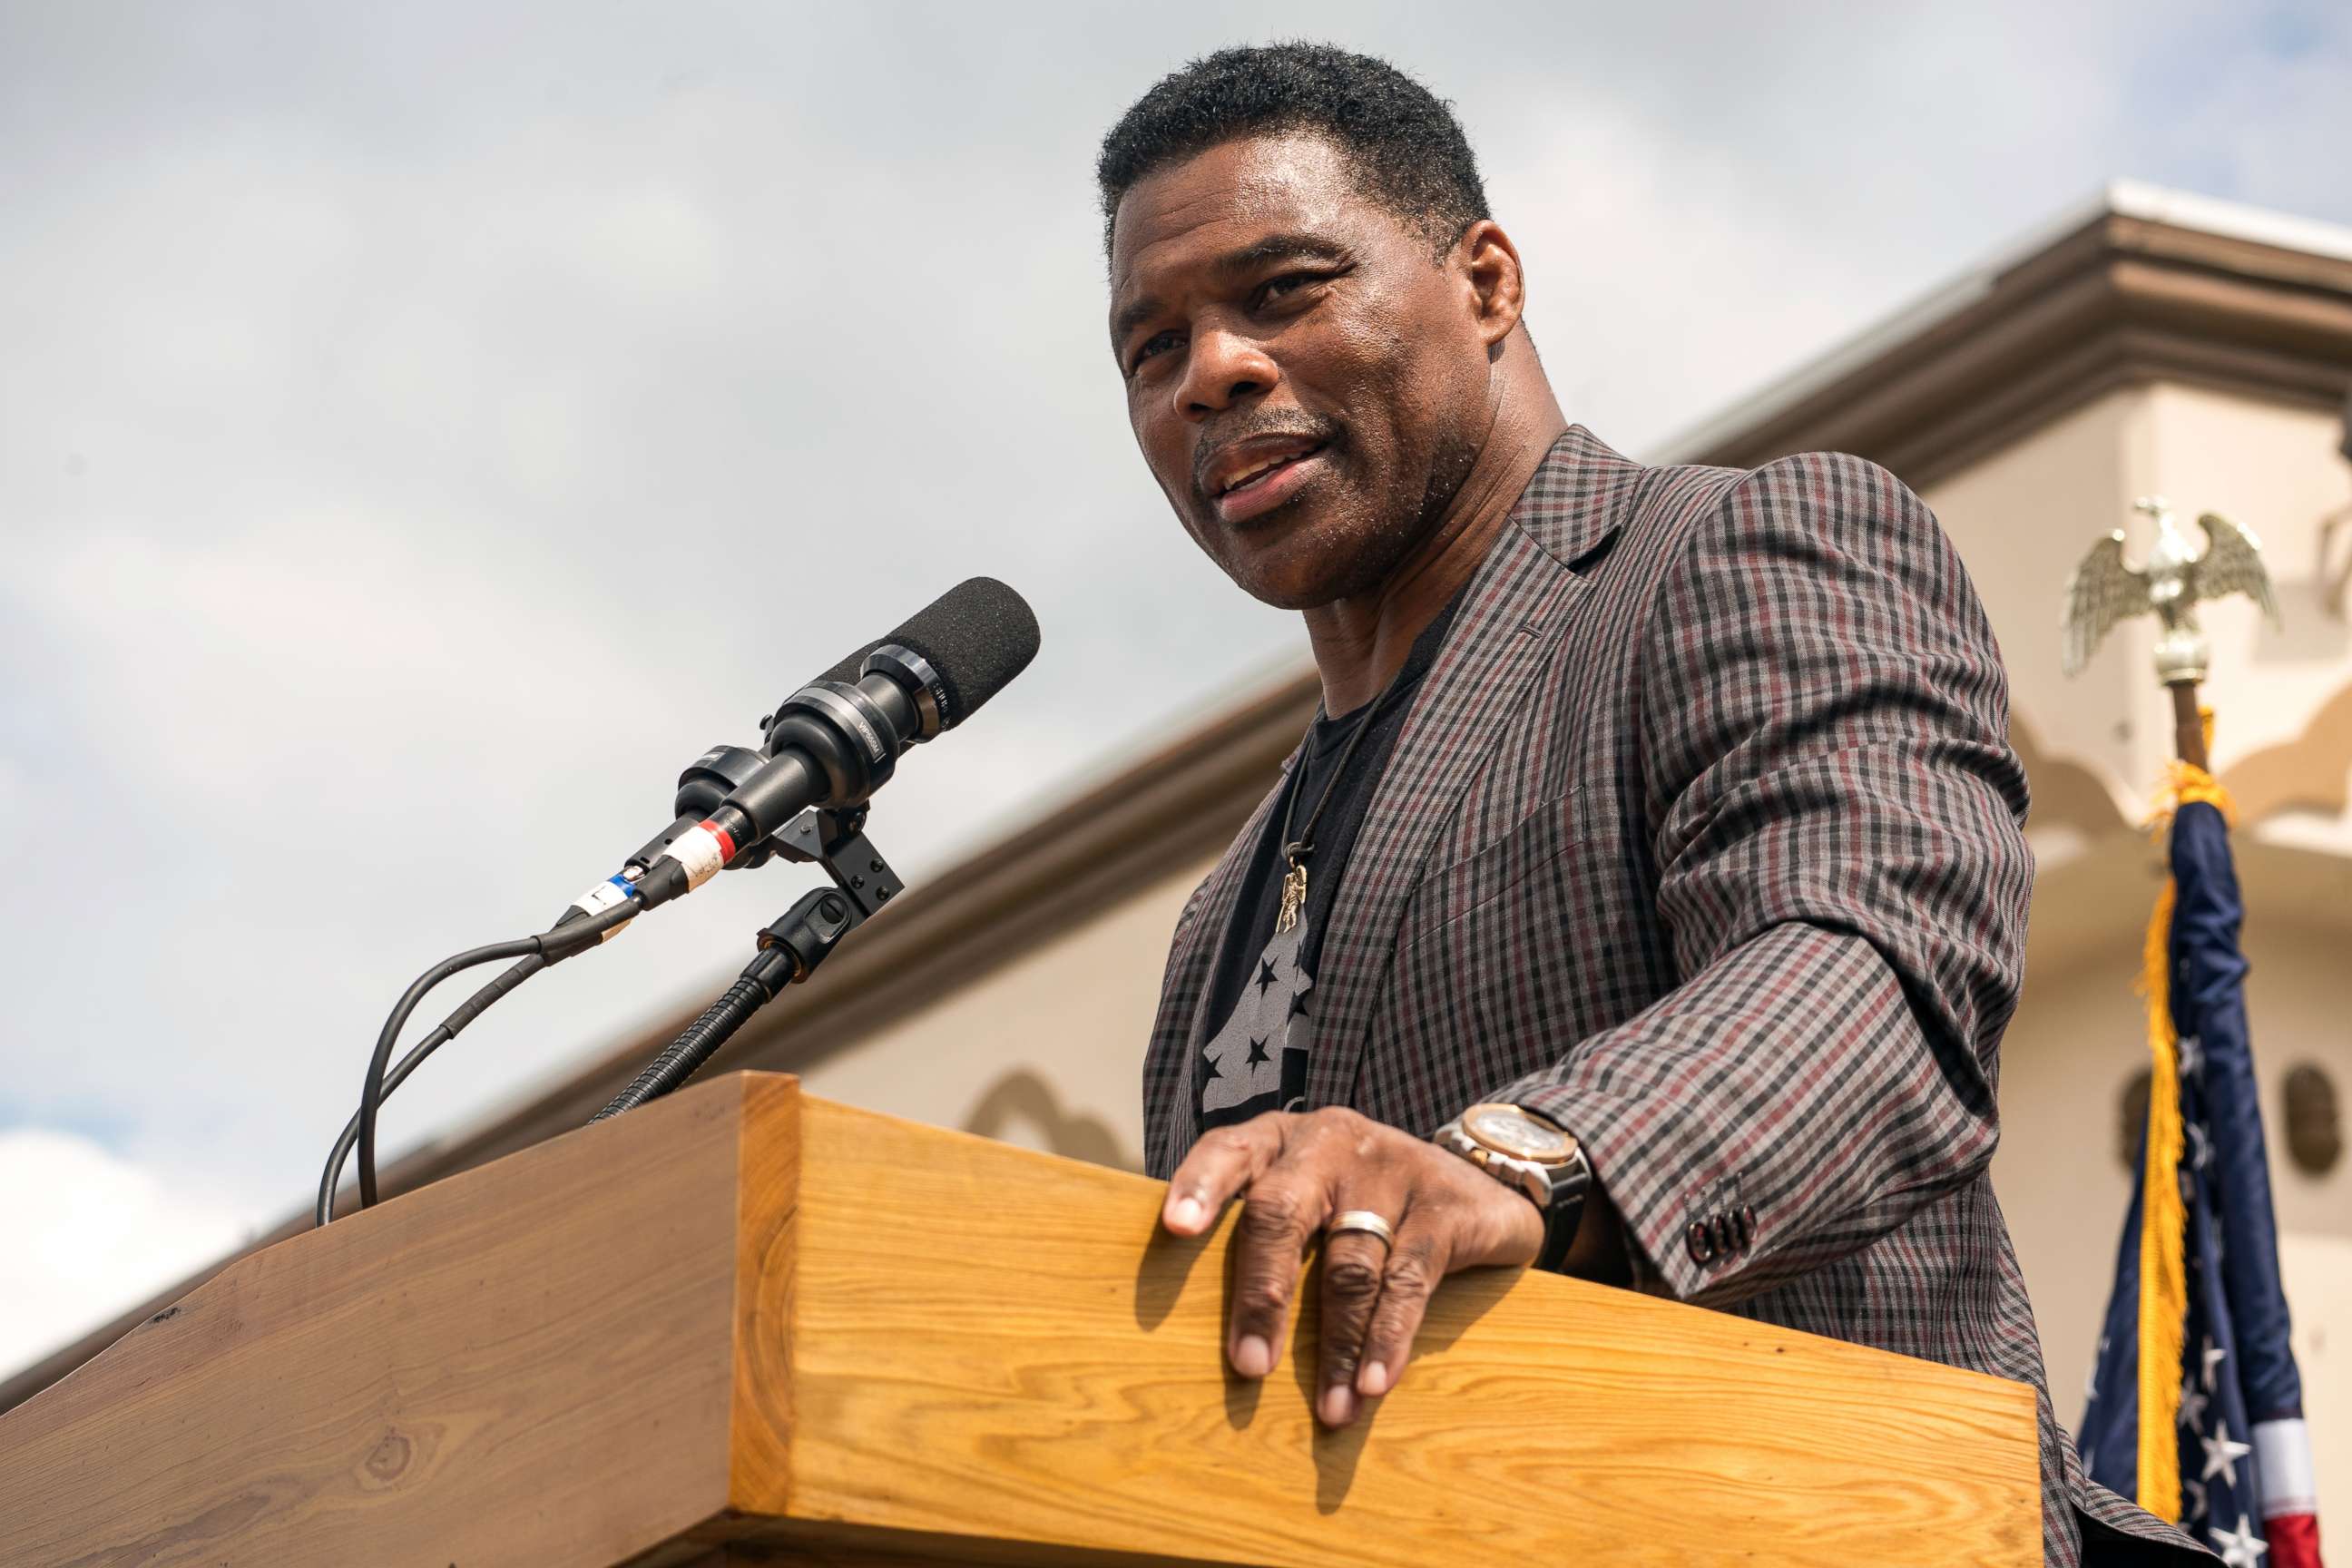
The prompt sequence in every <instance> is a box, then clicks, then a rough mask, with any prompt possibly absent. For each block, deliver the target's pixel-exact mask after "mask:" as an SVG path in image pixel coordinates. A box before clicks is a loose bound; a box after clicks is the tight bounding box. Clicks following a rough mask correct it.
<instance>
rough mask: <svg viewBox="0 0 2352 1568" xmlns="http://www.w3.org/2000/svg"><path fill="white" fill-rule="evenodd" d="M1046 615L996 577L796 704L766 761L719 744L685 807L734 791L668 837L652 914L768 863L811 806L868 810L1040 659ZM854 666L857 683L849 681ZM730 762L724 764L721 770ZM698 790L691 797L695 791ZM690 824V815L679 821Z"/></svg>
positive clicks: (645, 894)
mask: <svg viewBox="0 0 2352 1568" xmlns="http://www.w3.org/2000/svg"><path fill="white" fill-rule="evenodd" d="M1037 644H1038V633H1037V617H1036V616H1034V614H1032V613H1031V612H1030V609H1029V606H1028V605H1027V604H1026V603H1025V602H1024V600H1023V599H1022V597H1021V595H1018V594H1016V593H1014V592H1013V590H1012V589H1011V588H1008V587H1006V586H1005V585H1004V584H1002V583H1000V582H997V581H996V580H995V579H994V578H992V577H973V578H971V579H970V580H968V581H966V582H963V583H961V584H957V585H956V586H955V587H953V588H950V589H949V590H948V591H947V592H946V593H945V594H943V595H940V597H939V598H938V599H937V600H935V601H933V602H932V603H931V604H930V605H928V606H927V607H925V608H924V609H921V610H919V611H918V612H916V614H915V615H914V616H912V617H910V618H909V619H908V621H907V622H906V624H905V625H903V626H899V627H898V629H897V630H896V631H894V632H892V633H891V634H890V635H889V636H888V637H884V638H883V639H881V641H879V642H877V643H872V644H869V645H867V647H866V648H864V649H861V650H860V652H859V653H858V654H854V655H852V656H851V658H850V659H845V660H844V661H843V662H842V663H841V664H839V665H836V666H835V667H834V668H833V669H831V670H829V671H827V672H826V674H825V675H824V676H823V677H821V678H819V679H816V680H813V681H811V682H810V683H809V684H808V685H806V686H803V687H802V688H801V689H799V690H798V691H795V692H793V694H792V695H791V696H790V697H787V698H786V699H785V700H783V702H782V704H781V705H780V706H779V707H778V708H777V710H776V711H775V712H774V713H773V714H772V715H771V716H770V718H769V719H768V720H767V721H765V722H766V729H767V740H766V744H765V745H764V746H763V747H762V748H761V750H762V751H763V752H765V754H766V760H764V761H761V762H758V763H756V764H750V763H746V761H745V759H743V758H742V757H741V756H740V755H730V756H727V757H724V758H723V759H722V758H721V757H720V753H722V752H740V748H727V747H717V748H713V750H712V751H710V752H705V753H704V754H703V756H702V757H700V758H698V759H697V761H696V763H695V765H694V766H693V767H690V768H688V770H687V773H686V774H685V775H684V776H682V777H681V778H680V779H679V781H678V784H679V786H680V787H679V798H678V805H679V808H680V810H681V812H683V811H685V810H687V809H688V807H689V805H700V803H701V802H702V801H703V800H706V799H708V798H709V791H710V790H712V789H713V788H714V787H715V785H717V784H720V783H723V784H726V785H727V786H728V788H727V793H726V794H725V795H723V796H722V797H720V798H719V801H718V804H717V805H712V806H709V808H708V810H707V812H706V815H704V816H702V817H701V818H699V819H698V821H696V822H695V823H694V824H693V825H692V826H688V827H686V828H685V830H684V831H683V832H677V831H675V825H674V826H673V832H672V833H671V834H666V835H665V836H664V838H665V839H666V840H667V842H663V841H660V840H657V841H656V844H658V845H659V847H658V848H656V844H648V845H647V846H646V848H645V850H642V851H640V854H648V853H649V854H650V856H651V859H650V863H649V864H648V865H647V867H646V873H645V876H644V877H643V878H642V879H639V880H638V881H637V883H636V885H635V893H636V896H637V899H638V901H639V907H640V908H641V909H646V910H650V909H655V908H656V907H658V906H660V905H662V904H666V903H667V902H669V901H670V900H672V899H676V898H679V897H682V896H683V895H685V894H687V893H689V892H692V891H693V890H694V889H697V888H698V887H700V886H702V884H703V883H705V882H707V881H709V880H710V879H711V878H712V877H715V876H717V875H718V874H719V869H720V868H722V867H727V866H741V865H752V864H757V863H758V861H760V860H764V859H765V858H767V857H768V856H769V855H770V854H772V853H773V852H774V848H775V845H774V835H775V834H776V832H777V830H778V829H780V828H782V827H783V826H785V825H786V824H788V823H790V822H792V821H793V819H794V818H795V817H797V816H800V815H801V813H803V812H804V811H806V810H808V809H810V808H811V807H818V808H821V809H824V810H832V811H839V810H843V809H845V808H847V807H851V806H856V805H862V804H864V802H865V801H866V799H867V798H868V797H869V796H871V795H873V794H874V792H875V791H876V790H877V789H879V788H881V787H882V786H883V785H884V784H887V783H888V782H889V781H890V777H891V775H892V774H893V773H895V772H897V770H898V758H899V757H900V756H901V755H902V754H903V753H904V752H905V751H906V749H907V748H908V746H912V745H919V744H921V743H922V742H926V741H929V740H932V739H935V738H936V737H938V736H940V735H941V734H944V733H945V732H946V731H950V730H952V729H954V728H955V727H956V726H957V725H959V724H961V723H962V722H963V721H965V720H967V719H969V718H971V715H972V714H974V713H975V712H978V711H979V710H980V709H981V707H982V705H983V704H984V703H986V702H987V701H988V700H989V699H990V698H992V697H994V696H995V695H996V694H997V693H998V692H999V691H1001V690H1003V689H1004V687H1005V686H1006V685H1007V684H1008V683H1009V682H1010V681H1011V680H1012V679H1013V677H1014V676H1016V675H1018V674H1020V673H1021V672H1022V671H1023V670H1024V669H1026V668H1028V667H1029V661H1030V660H1032V659H1034V658H1036V657H1037ZM852 660H855V661H856V675H855V677H854V678H850V679H843V677H845V676H847V675H848V670H849V665H850V663H851V661H852ZM721 763H724V764H727V765H721ZM689 781H694V782H695V783H696V784H697V786H698V788H697V793H696V795H695V796H694V798H693V799H692V800H691V801H689V798H688V788H687V786H688V783H689ZM679 821H680V822H681V823H683V822H684V821H685V818H684V816H680V818H679Z"/></svg>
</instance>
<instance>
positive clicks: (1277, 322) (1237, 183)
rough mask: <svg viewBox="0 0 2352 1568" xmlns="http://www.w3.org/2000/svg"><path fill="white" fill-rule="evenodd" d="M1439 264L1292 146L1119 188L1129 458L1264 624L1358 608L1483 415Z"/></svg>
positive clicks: (1234, 145)
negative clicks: (1146, 472)
mask: <svg viewBox="0 0 2352 1568" xmlns="http://www.w3.org/2000/svg"><path fill="white" fill-rule="evenodd" d="M1487 346H1488V338H1487V334H1486V332H1485V331H1482V330H1481V318H1480V314H1479V310H1478V300H1477V295H1476V290H1475V288H1474V287H1473V284H1472V282H1471V279H1470V277H1469V274H1468V271H1467V269H1466V268H1465V267H1464V266H1463V265H1462V264H1461V262H1460V261H1459V258H1456V257H1454V256H1452V255H1449V257H1448V258H1447V260H1446V261H1445V262H1444V263H1442V264H1441V263H1439V262H1436V261H1433V259H1432V257H1431V254H1430V241H1429V240H1428V238H1427V237H1425V236H1423V235H1421V234H1418V233H1415V232H1414V231H1412V230H1411V229H1409V228H1407V227H1406V226H1405V225H1404V224H1403V223H1402V222H1401V221H1400V220H1399V219H1398V218H1397V217H1395V216H1393V215H1392V214H1391V213H1390V212H1389V210H1388V209H1387V208H1385V207H1383V206H1381V205H1379V204H1377V203H1376V202H1374V201H1373V200H1372V199H1371V198H1370V197H1369V196H1368V195H1365V194H1364V192H1363V191H1362V190H1361V189H1360V187H1359V186H1358V184H1357V183H1356V182H1355V180H1354V178H1353V176H1352V175H1351V174H1350V173H1349V169H1348V167H1347V164H1346V163H1345V161H1344V160H1343V158H1342V156H1341V155H1340V153H1339V151H1338V150H1337V149H1335V148H1334V147H1333V146H1332V145H1331V144H1330V143H1329V142H1326V141H1325V140H1323V139H1322V138H1321V137H1318V136H1315V135H1311V134H1298V135H1282V136H1265V137H1254V138H1250V139H1247V140H1244V141H1239V142H1227V143H1225V144H1223V145H1222V146H1218V147H1213V148H1211V149H1210V150H1209V151H1207V152H1205V153H1201V154H1199V155H1198V156H1196V157H1193V158H1191V159H1189V160H1187V161H1185V162H1183V163H1178V164H1174V165H1171V166H1170V167H1168V168H1165V169H1162V170H1160V171H1159V172H1157V173H1155V174H1151V175H1150V176H1148V177H1146V178H1145V179H1143V180H1140V181H1139V182H1137V184H1135V185H1134V186H1132V187H1131V188H1130V189H1129V191H1128V193H1127V195H1126V196H1125V197H1124V198H1123V199H1122V200H1121V201H1120V203H1119V205H1118V220H1117V223H1116V224H1115V226H1114V227H1113V231H1112V246H1111V350H1112V353H1114V354H1115V355H1116V356H1117V357H1118V365H1119V369H1120V373H1121V374H1123V375H1124V376H1125V377H1126V382H1127V413H1128V420H1129V424H1130V425H1131V426H1133V427H1134V430H1135V439H1136V444H1137V445H1138V446H1139V447H1142V449H1143V456H1144V460H1145V461H1146V462H1148V463H1150V465H1151V472H1152V475H1153V477H1154V478H1156V479H1158V480H1159V481H1160V489H1162V490H1163V491H1165V492H1166V493H1167V496H1168V500H1169V503H1170V504H1171V505H1172V506H1173V507H1174V508H1175V509H1176V515H1177V517H1178V518H1180V519H1181V521H1183V524H1184V528H1185V531H1187V532H1189V533H1191V534H1192V538H1193V541H1194V542H1196V543H1198V544H1199V545H1200V546H1201V548H1202V550H1204V551H1206V552H1208V554H1209V557H1210V559H1211V560H1213V561H1214V562H1216V563H1217V564H1218V565H1219V566H1221V567H1223V569H1224V572H1225V574H1226V575H1228V576H1230V577H1232V578H1233V580H1234V582H1235V583H1237V584H1240V585H1241V586H1242V587H1244V588H1245V589H1247V590H1248V591H1249V592H1250V593H1251V594H1253V595H1255V596H1257V597H1258V598H1260V599H1263V600H1265V602H1266V603H1268V604H1270V605H1280V606H1282V607H1284V608H1286V609H1307V608H1312V607H1314V606H1317V605H1328V604H1329V603H1331V602H1333V601H1334V600H1337V599H1340V598H1346V597H1349V596H1353V595H1360V594H1363V593H1366V592H1369V591H1370V590H1371V589H1372V588H1374V587H1376V586H1378V585H1379V584H1381V582H1383V581H1385V580H1386V579H1387V578H1388V576H1389V575H1390V574H1391V573H1392V572H1393V571H1394V570H1395V568H1396V567H1397V565H1398V564H1399V563H1401V562H1402V561H1403V559H1404V558H1405V556H1406V555H1407V554H1408V553H1409V552H1411V551H1412V549H1413V547H1414V546H1416V545H1417V544H1419V543H1420V542H1422V541H1423V539H1424V538H1426V537H1427V536H1428V535H1429V533H1430V532H1431V531H1432V530H1433V528H1434V527H1435V526H1436V524H1437V522H1438V521H1439V519H1440V517H1441V516H1442V515H1443V513H1444V508H1445V503H1446V502H1447V500H1449V499H1450V498H1451V497H1452V496H1453V494H1454V490H1455V489H1456V488H1457V487H1459V486H1460V484H1461V482H1462V479H1463V477H1464V476H1465V474H1466V473H1467V472H1468V471H1469V468H1470V464H1471V461H1472V459H1473V458H1475V456H1476V455H1477V450H1478V445H1479V441H1480V439H1481V437H1483V435H1484V433H1485V430H1486V426H1487V423H1488V420H1489V418H1490V416H1491V412H1492V411H1491V410H1490V408H1489V406H1488V397H1489V392H1488V386H1489V382H1488V375H1487V363H1488V362H1487Z"/></svg>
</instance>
